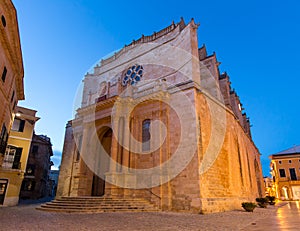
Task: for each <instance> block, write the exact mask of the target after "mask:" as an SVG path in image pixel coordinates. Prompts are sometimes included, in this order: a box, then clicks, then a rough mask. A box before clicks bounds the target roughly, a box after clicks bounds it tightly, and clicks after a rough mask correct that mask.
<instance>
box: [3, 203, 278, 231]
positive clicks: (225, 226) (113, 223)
mask: <svg viewBox="0 0 300 231" xmlns="http://www.w3.org/2000/svg"><path fill="white" fill-rule="evenodd" d="M37 206H38V205H21V206H16V207H2V208H0V230H1V231H2V230H3V231H4V230H5V231H10V230H14V231H15V230H18V231H19V230H35V231H38V230H46V231H47V230H51V231H60V230H64V231H68V230H72V231H76V230H131V231H132V230H143V231H148V230H149V231H150V230H151V231H152V230H222V231H223V230H241V229H243V228H245V227H247V226H256V225H259V221H260V220H261V219H269V218H270V217H273V216H275V212H276V208H275V207H273V206H269V208H267V209H261V208H256V209H255V210H254V212H253V213H248V212H244V211H242V210H237V211H230V212H223V213H214V214H206V215H200V214H188V213H171V212H156V213H118V212H117V213H98V214H66V213H53V212H43V211H39V210H36V209H35V208H36V207H37Z"/></svg>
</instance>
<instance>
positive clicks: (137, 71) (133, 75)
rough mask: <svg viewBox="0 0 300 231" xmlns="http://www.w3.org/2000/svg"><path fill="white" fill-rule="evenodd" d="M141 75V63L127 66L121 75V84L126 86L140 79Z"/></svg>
mask: <svg viewBox="0 0 300 231" xmlns="http://www.w3.org/2000/svg"><path fill="white" fill-rule="evenodd" d="M142 76H143V67H142V66H141V65H134V66H132V67H129V68H128V69H127V71H126V73H125V75H124V77H123V80H122V85H123V86H126V85H127V84H128V83H129V84H130V85H134V84H136V83H137V82H138V81H140V80H141V78H142Z"/></svg>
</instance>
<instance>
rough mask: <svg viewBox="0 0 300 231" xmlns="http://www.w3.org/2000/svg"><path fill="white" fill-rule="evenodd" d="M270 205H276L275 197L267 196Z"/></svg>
mask: <svg viewBox="0 0 300 231" xmlns="http://www.w3.org/2000/svg"><path fill="white" fill-rule="evenodd" d="M266 198H267V199H268V201H269V204H270V205H275V197H274V196H266Z"/></svg>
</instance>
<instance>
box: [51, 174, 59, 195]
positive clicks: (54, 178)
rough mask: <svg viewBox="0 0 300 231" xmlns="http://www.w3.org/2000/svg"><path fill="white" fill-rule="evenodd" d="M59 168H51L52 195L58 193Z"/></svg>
mask: <svg viewBox="0 0 300 231" xmlns="http://www.w3.org/2000/svg"><path fill="white" fill-rule="evenodd" d="M58 176H59V170H55V169H54V170H50V174H49V181H50V196H51V197H54V196H55V195H56V190H57V185H58Z"/></svg>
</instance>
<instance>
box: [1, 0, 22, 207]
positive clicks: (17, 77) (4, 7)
mask: <svg viewBox="0 0 300 231" xmlns="http://www.w3.org/2000/svg"><path fill="white" fill-rule="evenodd" d="M0 76H1V79H0V166H2V164H3V158H4V156H5V150H6V146H7V141H8V135H9V131H10V129H11V126H12V123H13V120H14V116H15V111H16V105H17V103H18V101H19V100H23V99H24V84H23V77H24V70H23V60H22V52H21V45H20V37H19V28H18V20H17V13H16V9H15V7H14V5H13V3H12V1H11V0H1V1H0ZM1 172H2V170H1V167H0V205H2V204H3V203H4V198H5V195H6V193H7V185H8V180H7V179H6V178H4V175H2V173H1ZM13 194H14V193H13ZM8 203H10V202H8ZM12 203H14V202H12Z"/></svg>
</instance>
